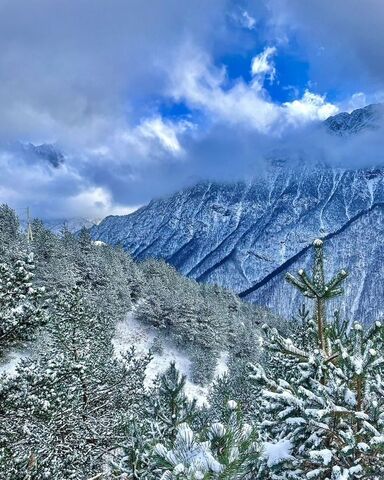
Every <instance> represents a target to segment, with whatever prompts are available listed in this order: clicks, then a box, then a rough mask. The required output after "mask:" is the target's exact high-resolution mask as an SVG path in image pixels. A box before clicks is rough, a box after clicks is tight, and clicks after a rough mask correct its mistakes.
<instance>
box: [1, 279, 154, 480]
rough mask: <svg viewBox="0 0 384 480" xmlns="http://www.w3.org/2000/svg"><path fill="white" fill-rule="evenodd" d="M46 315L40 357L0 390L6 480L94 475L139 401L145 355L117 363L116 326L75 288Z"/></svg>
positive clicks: (60, 479) (24, 364)
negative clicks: (112, 340)
mask: <svg viewBox="0 0 384 480" xmlns="http://www.w3.org/2000/svg"><path fill="white" fill-rule="evenodd" d="M50 313H51V318H50V319H49V320H50V321H49V322H48V324H47V330H48V331H47V332H46V335H45V336H44V338H43V339H42V340H41V342H42V344H41V345H40V353H39V354H38V355H37V356H36V357H34V358H31V359H27V360H25V361H23V362H22V363H21V364H20V366H19V367H18V370H17V375H16V376H14V377H9V378H6V379H4V381H3V383H2V385H1V389H0V423H1V425H2V426H4V427H5V426H6V427H7V428H4V430H1V433H0V466H2V467H4V468H5V471H6V472H7V475H8V476H7V477H4V478H5V479H6V480H15V479H19V478H20V479H24V478H33V479H36V480H40V479H45V478H54V479H55V480H66V479H68V478H73V479H79V480H80V479H83V478H84V477H86V478H88V476H89V477H91V476H92V475H96V474H99V473H100V472H102V471H103V469H104V465H105V463H106V462H107V460H106V455H107V454H108V452H109V450H114V449H117V448H118V447H119V445H120V444H121V442H122V441H123V440H124V438H125V431H126V425H127V424H128V422H129V421H130V418H131V417H132V415H135V414H137V410H138V409H139V408H140V407H141V403H142V399H143V398H144V388H143V381H144V376H145V368H146V366H147V364H148V362H149V360H150V357H148V356H147V357H138V356H136V354H135V352H134V351H129V352H128V353H127V354H126V355H125V356H124V357H123V358H122V360H121V361H120V360H117V359H116V358H115V357H114V355H113V346H112V344H111V339H112V336H113V331H114V330H113V324H111V322H110V321H109V319H108V318H104V317H103V316H101V315H100V314H98V312H94V311H93V310H92V308H91V307H90V306H89V305H88V303H87V297H86V295H84V292H83V291H82V290H81V289H80V288H78V287H75V288H73V289H71V290H69V291H67V292H64V293H62V294H60V295H59V298H58V299H57V301H56V303H55V305H53V306H52V308H51V310H50ZM27 475H29V476H30V477H28V476H27Z"/></svg>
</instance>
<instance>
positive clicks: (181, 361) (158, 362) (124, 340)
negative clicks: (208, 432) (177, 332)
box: [113, 309, 228, 405]
mask: <svg viewBox="0 0 384 480" xmlns="http://www.w3.org/2000/svg"><path fill="white" fill-rule="evenodd" d="M155 338H161V342H162V345H163V349H162V350H163V351H162V353H153V359H152V360H151V362H150V363H149V365H148V368H147V372H146V378H145V382H144V385H145V387H146V388H150V387H151V386H152V385H153V383H154V381H155V379H156V377H157V376H158V375H160V374H162V373H164V372H165V371H166V370H167V368H168V367H169V364H170V363H171V362H172V361H173V362H175V365H176V368H177V369H178V370H179V371H180V372H181V373H182V374H183V375H185V376H186V377H187V381H186V385H185V393H186V395H187V396H188V397H189V398H191V399H192V398H195V399H196V400H197V403H198V404H199V405H207V403H208V402H207V397H208V387H202V386H201V385H197V384H195V383H193V382H191V381H190V380H189V378H190V376H191V360H190V359H189V358H188V356H187V355H186V354H185V353H184V352H183V351H182V350H181V349H179V348H177V347H175V346H174V345H173V344H172V342H171V341H169V340H168V339H166V338H164V337H161V333H160V332H159V330H158V329H156V328H155V327H153V326H151V325H144V324H143V323H141V322H139V321H138V320H137V319H136V318H135V310H134V309H133V310H132V311H131V312H129V313H128V315H127V316H126V318H125V319H124V320H123V321H121V322H119V323H118V324H117V326H116V333H115V336H114V339H113V345H114V349H115V353H116V355H117V356H118V357H119V355H120V354H122V353H124V352H126V351H127V350H128V349H130V348H132V346H133V347H135V349H136V352H137V353H139V354H143V355H144V354H146V353H147V352H148V351H149V350H150V349H151V347H152V345H153V342H154V340H155ZM227 360H228V353H227V352H221V353H220V355H219V358H218V362H217V365H216V369H215V372H214V378H218V377H220V376H222V375H224V374H225V373H226V372H227V370H228V367H227Z"/></svg>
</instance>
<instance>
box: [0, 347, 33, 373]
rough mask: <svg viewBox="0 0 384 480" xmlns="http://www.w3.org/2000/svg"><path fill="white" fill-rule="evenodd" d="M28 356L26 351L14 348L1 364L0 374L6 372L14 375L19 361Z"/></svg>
mask: <svg viewBox="0 0 384 480" xmlns="http://www.w3.org/2000/svg"><path fill="white" fill-rule="evenodd" d="M27 356H28V353H27V352H26V351H21V350H14V351H12V352H10V353H9V354H8V355H7V356H6V357H5V359H4V362H3V363H2V364H0V375H2V374H3V373H6V374H7V375H10V376H13V375H15V373H16V367H17V365H18V363H19V362H20V361H21V360H22V359H23V358H26V357H27Z"/></svg>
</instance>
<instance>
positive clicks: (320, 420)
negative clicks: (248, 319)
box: [252, 241, 384, 480]
mask: <svg viewBox="0 0 384 480" xmlns="http://www.w3.org/2000/svg"><path fill="white" fill-rule="evenodd" d="M314 246H315V265H314V276H313V280H309V279H308V277H307V276H306V275H305V273H304V272H303V271H300V272H299V276H300V278H301V279H300V280H296V279H295V278H294V277H292V276H289V277H288V280H289V281H290V282H291V283H293V284H294V285H295V286H296V287H297V288H299V290H300V291H302V293H303V294H304V295H305V296H309V297H310V298H313V299H314V300H315V320H316V337H315V344H314V345H309V346H308V345H307V344H306V343H305V342H302V343H301V344H300V343H295V341H296V342H298V341H300V339H299V338H296V339H293V340H292V339H291V338H284V337H283V336H281V335H280V334H279V333H278V332H277V331H276V330H275V329H270V328H269V327H265V331H266V338H267V341H266V347H267V348H268V349H270V350H271V351H272V352H274V353H275V355H274V356H273V357H272V356H271V359H270V363H272V366H270V365H267V366H266V368H263V367H262V366H261V365H257V366H253V373H252V377H253V379H254V381H255V382H256V384H257V385H259V386H260V385H261V386H262V395H261V404H262V408H261V412H262V424H261V431H262V435H263V437H264V440H265V446H264V462H262V463H261V467H260V478H268V479H276V480H278V479H279V480H280V479H281V480H283V479H284V480H288V479H289V480H301V479H303V478H306V479H319V480H320V479H321V480H326V479H327V480H352V479H367V480H368V479H370V480H379V479H380V478H383V474H384V417H383V412H384V396H383V393H384V390H383V380H382V374H383V367H384V358H383V327H382V325H381V324H380V323H379V322H377V323H376V324H374V325H373V326H372V327H371V328H369V329H365V328H363V327H362V326H361V325H359V324H357V323H356V324H355V325H354V326H353V328H352V329H350V330H348V329H347V328H346V326H345V322H342V321H341V320H340V318H339V317H338V316H336V318H335V320H334V322H333V323H330V324H329V325H328V324H327V322H326V316H325V301H326V300H327V299H329V298H332V297H333V296H335V295H339V294H340V293H341V288H340V283H341V281H342V280H343V279H344V278H345V277H346V272H344V271H341V272H340V274H338V275H336V276H335V277H334V278H333V280H331V281H330V282H328V284H326V283H325V281H324V272H323V252H322V243H321V242H320V241H315V245H314Z"/></svg>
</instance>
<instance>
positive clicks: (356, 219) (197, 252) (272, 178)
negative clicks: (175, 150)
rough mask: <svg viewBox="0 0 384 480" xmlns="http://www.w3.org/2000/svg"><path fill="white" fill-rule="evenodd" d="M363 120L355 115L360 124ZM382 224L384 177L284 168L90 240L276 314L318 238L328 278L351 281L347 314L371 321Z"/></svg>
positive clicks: (144, 213) (184, 198)
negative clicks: (341, 275)
mask: <svg viewBox="0 0 384 480" xmlns="http://www.w3.org/2000/svg"><path fill="white" fill-rule="evenodd" d="M378 108H379V109H380V108H381V107H378ZM368 110H369V111H370V110H372V108H371V107H368ZM375 111H376V110H375ZM365 113H366V114H363V115H362V114H361V113H360V114H359V115H360V117H362V118H363V120H364V122H365V121H366V119H367V116H369V115H368V114H369V112H368V113H367V112H365ZM371 113H372V112H371ZM376 113H377V111H376ZM376 113H375V115H376ZM351 115H353V114H351ZM375 118H376V117H375ZM377 118H379V117H377ZM340 121H341V120H340V118H339V120H338V122H340ZM328 122H329V123H330V122H331V120H329V121H328ZM348 122H349V123H348ZM348 125H352V127H351V128H353V129H356V128H357V127H356V123H355V122H352V123H351V122H350V120H349V117H348V120H347V123H346V124H345V126H344V127H345V128H344V130H348V128H349V127H348ZM365 128H366V122H365V123H364V125H361V129H362V130H364V129H365ZM367 128H370V127H367ZM383 220H384V169H381V168H375V169H360V170H345V169H335V168H331V167H327V166H318V167H316V168H313V167H309V166H303V167H302V168H300V169H294V168H291V169H290V168H287V167H286V166H284V165H283V166H273V167H271V168H270V169H269V170H268V171H267V172H266V173H265V175H264V177H263V178H258V179H256V180H254V181H253V182H251V183H248V184H246V183H233V184H218V183H208V182H206V183H201V184H198V185H196V186H194V187H192V188H189V189H186V190H184V191H181V192H178V193H176V194H175V195H173V196H171V197H169V198H165V199H160V200H156V201H152V202H151V203H150V204H149V205H148V206H146V207H143V208H141V209H140V210H138V211H136V212H134V213H133V214H131V215H128V216H122V217H113V216H112V217H107V218H106V219H105V220H103V221H102V222H101V223H100V224H99V225H98V226H95V227H92V229H91V234H92V236H93V238H94V239H97V240H102V241H104V242H107V243H111V244H114V245H122V246H123V247H124V248H125V249H126V250H127V251H129V252H130V253H131V254H132V255H133V256H134V257H135V258H138V259H144V258H148V257H156V258H159V257H160V258H164V259H165V260H166V261H167V262H169V263H171V264H172V265H174V266H175V267H176V268H177V269H178V270H179V271H181V272H182V273H183V274H185V275H187V276H190V277H192V278H195V279H196V280H198V281H203V282H209V283H217V284H219V285H222V286H225V287H228V288H231V289H233V290H235V291H236V292H238V293H239V294H240V296H242V297H243V298H246V299H248V300H251V301H254V302H257V303H259V304H261V305H266V306H269V307H273V308H274V309H276V310H277V311H278V312H279V313H280V314H285V313H286V312H292V311H293V307H294V306H295V305H296V306H297V304H298V302H299V299H298V298H297V296H296V293H295V292H294V291H293V290H292V289H291V287H289V286H287V285H285V284H284V282H283V276H284V275H283V273H284V272H285V271H286V270H287V269H290V270H295V269H297V268H300V267H302V266H305V265H308V259H309V255H310V252H309V247H310V245H311V242H312V241H313V239H314V238H316V237H319V236H320V237H323V238H326V239H328V242H327V243H326V249H327V252H328V266H329V270H330V274H331V273H332V271H333V270H336V269H339V268H340V267H346V268H348V269H350V270H351V272H352V273H351V276H350V278H349V280H348V282H347V283H348V287H347V290H348V291H347V293H348V298H347V300H346V307H347V309H348V311H349V312H352V313H351V314H352V316H353V317H355V318H357V317H359V318H361V317H362V316H363V317H364V319H366V320H369V319H372V318H373V317H376V316H377V315H381V313H383V310H384V308H383V306H382V302H381V298H383V296H384V286H381V283H380V282H379V281H378V279H379V278H380V275H384V262H383V260H384V249H383V241H382V237H383V235H382V233H383V225H384V223H383Z"/></svg>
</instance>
